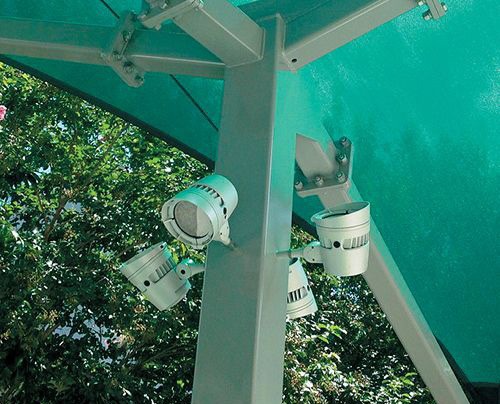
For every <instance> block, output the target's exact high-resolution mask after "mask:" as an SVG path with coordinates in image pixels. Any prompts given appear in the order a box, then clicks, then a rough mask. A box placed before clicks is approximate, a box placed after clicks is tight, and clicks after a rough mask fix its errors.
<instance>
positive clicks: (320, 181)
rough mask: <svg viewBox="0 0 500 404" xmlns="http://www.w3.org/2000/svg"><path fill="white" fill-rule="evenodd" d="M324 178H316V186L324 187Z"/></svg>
mask: <svg viewBox="0 0 500 404" xmlns="http://www.w3.org/2000/svg"><path fill="white" fill-rule="evenodd" d="M323 182H324V181H323V177H321V176H320V175H318V176H317V177H316V178H314V183H315V184H316V185H323Z"/></svg>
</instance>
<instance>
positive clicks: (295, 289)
mask: <svg viewBox="0 0 500 404" xmlns="http://www.w3.org/2000/svg"><path fill="white" fill-rule="evenodd" d="M286 303H287V305H286V314H287V315H288V318H290V319H295V318H300V317H305V316H308V315H310V314H314V313H316V311H317V310H318V306H317V305H316V300H315V299H314V295H313V292H312V290H311V288H310V286H309V282H308V280H307V276H306V273H305V271H304V268H303V267H302V263H301V262H300V260H299V259H298V258H294V259H292V261H291V262H290V266H289V267H288V295H287V298H286Z"/></svg>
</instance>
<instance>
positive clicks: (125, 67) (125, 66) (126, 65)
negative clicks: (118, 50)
mask: <svg viewBox="0 0 500 404" xmlns="http://www.w3.org/2000/svg"><path fill="white" fill-rule="evenodd" d="M123 70H125V73H129V74H130V73H132V72H133V71H134V65H133V64H132V63H130V62H127V63H124V64H123Z"/></svg>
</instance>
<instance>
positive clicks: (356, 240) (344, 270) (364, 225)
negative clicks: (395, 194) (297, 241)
mask: <svg viewBox="0 0 500 404" xmlns="http://www.w3.org/2000/svg"><path fill="white" fill-rule="evenodd" d="M311 221H312V222H313V223H314V224H315V225H316V232H317V233H318V238H319V241H313V242H311V243H309V244H308V245H306V246H305V247H303V248H300V249H297V250H291V251H286V252H279V254H287V255H288V256H289V257H290V258H303V259H304V260H306V261H307V262H310V263H316V264H323V267H324V269H325V271H326V273H328V274H329V275H334V276H353V275H359V274H362V273H363V272H365V271H366V270H367V268H368V257H369V251H370V203H369V202H351V203H346V204H343V205H339V206H336V207H334V208H332V209H325V210H322V211H321V212H318V213H316V214H315V215H314V216H313V217H312V218H311Z"/></svg>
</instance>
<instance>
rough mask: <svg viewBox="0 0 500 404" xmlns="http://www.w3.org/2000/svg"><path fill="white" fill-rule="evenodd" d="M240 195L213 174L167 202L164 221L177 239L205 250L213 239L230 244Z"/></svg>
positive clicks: (163, 216)
mask: <svg viewBox="0 0 500 404" xmlns="http://www.w3.org/2000/svg"><path fill="white" fill-rule="evenodd" d="M237 204H238V193H237V192H236V188H235V187H234V185H233V184H232V183H231V182H230V181H229V180H228V179H227V178H225V177H223V176H222V175H218V174H213V175H210V176H208V177H205V178H203V179H202V180H200V181H198V182H196V183H195V184H193V185H192V186H191V187H189V188H188V189H186V190H184V191H182V192H180V193H179V194H177V195H176V196H175V197H173V198H172V199H170V200H168V201H167V202H165V204H164V205H163V208H162V210H161V216H162V221H163V224H164V225H165V227H166V228H167V230H168V231H169V232H170V234H172V236H174V237H175V238H176V239H177V240H180V241H182V242H183V243H185V244H188V245H190V246H191V247H193V248H196V249H201V248H203V247H205V246H206V245H207V244H208V243H210V242H211V241H212V240H217V241H220V242H222V243H224V244H226V245H227V244H230V242H231V240H230V238H229V223H228V219H229V217H230V216H231V214H232V213H233V211H234V208H236V205H237Z"/></svg>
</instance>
